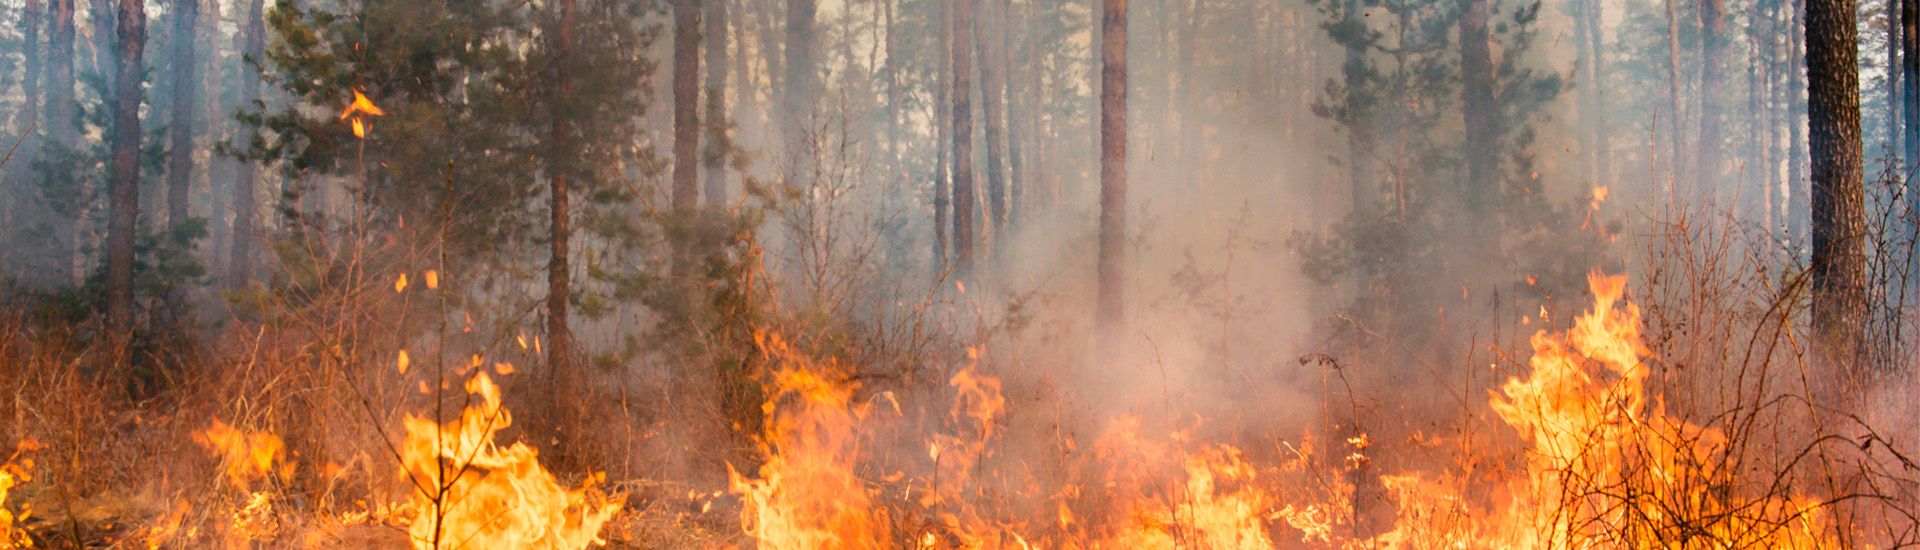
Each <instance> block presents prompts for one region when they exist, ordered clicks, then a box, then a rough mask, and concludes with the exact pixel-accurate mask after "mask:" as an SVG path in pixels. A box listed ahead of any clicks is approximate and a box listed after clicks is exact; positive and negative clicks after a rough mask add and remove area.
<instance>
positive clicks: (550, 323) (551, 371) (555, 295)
mask: <svg viewBox="0 0 1920 550" xmlns="http://www.w3.org/2000/svg"><path fill="white" fill-rule="evenodd" d="M256 1H258V0H256ZM554 8H555V10H556V11H557V12H558V13H556V14H555V27H556V28H555V29H554V30H555V32H554V33H553V36H552V38H551V39H550V40H552V44H551V47H552V48H553V58H554V59H555V63H554V74H553V78H554V82H555V85H557V86H558V87H559V89H560V93H559V96H558V97H557V98H555V99H559V100H565V98H568V97H570V96H572V95H573V94H572V92H573V82H572V80H571V78H572V74H571V70H570V69H571V67H569V63H570V62H571V61H572V58H571V54H572V50H573V0H559V2H556V3H555V5H554ZM568 122H569V121H568V120H567V118H566V117H554V118H553V127H552V129H551V131H550V133H549V134H548V136H547V147H548V150H547V159H546V172H547V191H548V198H547V201H548V213H549V214H551V215H552V219H551V221H550V222H549V225H548V234H547V238H548V241H549V243H548V244H549V246H550V247H551V250H550V252H549V254H550V255H549V256H548V259H547V376H548V380H549V381H551V380H554V379H555V378H556V377H558V376H560V375H561V373H562V372H563V371H566V370H569V369H571V368H572V366H573V359H572V357H571V356H570V355H569V352H570V347H571V345H572V342H573V332H572V330H570V329H569V328H568V327H567V293H568V292H569V290H568V282H569V281H568V279H569V277H570V276H571V272H572V270H571V266H569V265H568V263H567V247H568V241H570V240H572V238H573V231H572V228H570V227H569V224H568V222H569V221H570V220H569V212H568V210H567V193H569V192H570V190H569V189H567V184H568V183H569V179H570V178H571V176H572V173H573V167H572V165H571V163H570V162H569V160H568V159H570V158H571V157H572V155H573V146H572V144H571V143H570V141H571V140H572V137H573V136H572V131H573V130H572V129H571V128H569V124H568ZM556 397H557V396H556Z"/></svg>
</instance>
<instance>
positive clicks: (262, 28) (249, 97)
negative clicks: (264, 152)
mask: <svg viewBox="0 0 1920 550" xmlns="http://www.w3.org/2000/svg"><path fill="white" fill-rule="evenodd" d="M265 8H266V6H265V0H248V2H247V16H246V17H247V19H246V28H245V31H244V37H245V38H244V40H246V45H245V46H244V47H243V48H242V49H241V51H242V52H245V54H244V56H243V57H242V59H241V60H240V65H239V68H240V108H241V109H251V108H253V104H254V103H255V102H258V101H260V70H259V69H258V68H256V67H254V65H253V64H252V63H247V62H246V59H247V58H252V59H261V56H262V55H263V54H264V53H265V52H266V46H267V23H266V14H265V13H264V11H265ZM262 61H263V62H264V60H262ZM234 134H235V135H236V136H237V137H239V138H240V139H237V140H236V141H237V142H238V144H239V146H240V147H243V148H245V147H250V146H251V143H252V142H253V138H254V135H255V134H254V132H253V129H252V127H250V126H247V125H245V124H239V123H237V122H236V123H235V124H234ZM258 169H259V166H258V165H257V164H256V161H253V160H247V161H242V162H238V163H236V164H235V166H234V168H233V184H232V185H231V187H232V188H233V230H232V231H231V233H232V237H231V238H230V241H229V242H230V243H231V245H230V246H232V249H231V250H229V251H228V255H227V286H229V287H231V288H246V287H247V285H250V284H252V278H253V247H254V244H256V243H259V242H260V241H261V238H260V235H259V230H258V229H257V228H256V224H255V223H254V218H255V216H257V215H259V210H260V206H259V201H257V200H255V199H254V195H255V189H257V188H259V185H260V184H259V182H258V181H255V180H256V178H257V173H256V171H257V170H258Z"/></svg>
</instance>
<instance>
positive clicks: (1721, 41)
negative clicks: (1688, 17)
mask: <svg viewBox="0 0 1920 550" xmlns="http://www.w3.org/2000/svg"><path fill="white" fill-rule="evenodd" d="M1699 5H1700V54H1701V55H1700V89H1701V90H1713V91H1712V92H1706V93H1702V94H1701V95H1700V152H1699V161H1698V162H1699V164H1698V166H1696V167H1695V169H1694V177H1695V179H1694V193H1695V198H1709V197H1712V196H1714V193H1715V190H1716V189H1718V185H1719V183H1720V175H1721V170H1722V167H1721V166H1720V165H1721V157H1722V155H1723V152H1722V150H1721V149H1722V147H1723V146H1724V144H1725V141H1726V139H1725V137H1724V136H1722V135H1721V134H1722V133H1724V132H1723V130H1722V129H1721V127H1722V126H1723V120H1722V118H1723V114H1724V113H1725V111H1726V99H1725V97H1726V95H1727V94H1725V93H1724V92H1722V91H1723V90H1727V89H1730V84H1729V79H1728V78H1727V44H1728V39H1727V2H1726V0H1700V4H1699Z"/></svg>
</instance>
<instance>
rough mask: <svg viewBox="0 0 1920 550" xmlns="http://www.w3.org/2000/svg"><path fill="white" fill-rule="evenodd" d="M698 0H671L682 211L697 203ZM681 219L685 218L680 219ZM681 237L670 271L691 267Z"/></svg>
mask: <svg viewBox="0 0 1920 550" xmlns="http://www.w3.org/2000/svg"><path fill="white" fill-rule="evenodd" d="M699 79H700V3H699V0H673V196H672V199H671V200H672V202H673V211H674V212H675V213H676V214H685V213H686V212H689V211H692V210H693V208H694V207H695V206H698V205H699V204H700V187H699V179H698V178H699V175H698V172H699V170H700V118H699V116H697V115H696V114H695V110H696V109H697V108H698V106H699V104H700V80H699ZM682 221H685V220H684V219H683V220H682ZM689 254H690V251H689V249H688V247H687V242H685V239H676V240H675V242H674V243H673V266H672V267H671V269H672V273H673V274H674V275H675V276H676V277H684V276H686V275H687V274H688V273H689V272H690V271H691V268H692V260H691V259H690V258H689V257H688V255H689Z"/></svg>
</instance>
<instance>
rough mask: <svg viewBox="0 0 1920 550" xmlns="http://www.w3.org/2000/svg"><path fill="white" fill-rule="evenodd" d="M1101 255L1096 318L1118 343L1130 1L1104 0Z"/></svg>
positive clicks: (1122, 308) (1122, 307)
mask: <svg viewBox="0 0 1920 550" xmlns="http://www.w3.org/2000/svg"><path fill="white" fill-rule="evenodd" d="M1101 4H1102V6H1103V7H1104V9H1102V10H1101V18H1100V20H1101V23H1100V35H1101V38H1100V255H1099V261H1098V275H1099V284H1098V286H1099V290H1098V292H1099V295H1098V298H1097V299H1098V302H1096V306H1095V320H1096V324H1097V325H1098V326H1099V328H1100V332H1101V334H1102V335H1103V336H1104V337H1105V338H1107V339H1108V341H1109V342H1112V341H1113V340H1114V339H1117V338H1119V336H1120V333H1121V332H1123V331H1125V330H1126V301H1125V290H1126V289H1125V288H1124V287H1123V285H1124V284H1125V281H1124V280H1123V276H1124V271H1125V268H1126V233H1127V0H1101Z"/></svg>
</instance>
